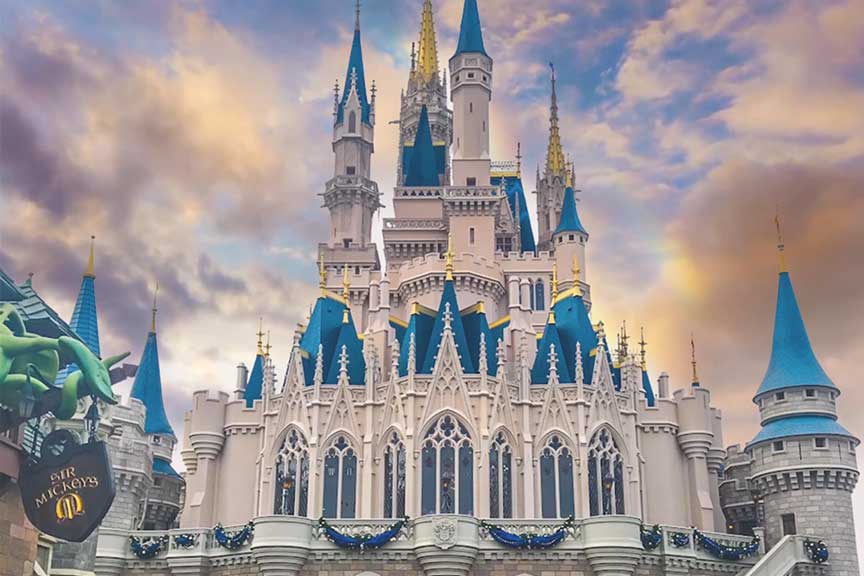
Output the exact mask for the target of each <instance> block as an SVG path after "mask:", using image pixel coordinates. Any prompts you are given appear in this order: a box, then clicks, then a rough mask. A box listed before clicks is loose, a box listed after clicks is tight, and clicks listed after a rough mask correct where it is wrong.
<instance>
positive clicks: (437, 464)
mask: <svg viewBox="0 0 864 576" xmlns="http://www.w3.org/2000/svg"><path fill="white" fill-rule="evenodd" d="M421 458H422V471H421V483H422V490H421V506H420V508H421V513H422V514H457V513H458V514H468V515H470V514H473V513H474V462H473V460H474V448H473V447H472V446H471V436H470V434H468V430H467V429H466V428H465V426H464V425H463V424H462V423H461V422H459V421H458V420H456V419H455V418H453V417H452V416H449V415H448V416H442V417H440V418H439V419H438V420H437V421H436V422H435V423H434V424H433V425H432V427H431V428H430V429H429V431H428V432H427V433H426V437H425V439H424V440H423V450H422V453H421Z"/></svg>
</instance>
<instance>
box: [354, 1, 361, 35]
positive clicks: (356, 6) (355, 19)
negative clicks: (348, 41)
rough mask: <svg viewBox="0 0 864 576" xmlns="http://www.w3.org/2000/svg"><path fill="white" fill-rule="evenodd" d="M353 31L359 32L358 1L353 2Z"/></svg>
mask: <svg viewBox="0 0 864 576" xmlns="http://www.w3.org/2000/svg"><path fill="white" fill-rule="evenodd" d="M354 30H356V31H358V32H359V31H360V0H355V2H354Z"/></svg>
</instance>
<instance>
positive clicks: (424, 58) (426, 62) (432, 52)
mask: <svg viewBox="0 0 864 576" xmlns="http://www.w3.org/2000/svg"><path fill="white" fill-rule="evenodd" d="M417 71H418V72H419V73H420V75H421V76H422V78H423V80H424V81H425V82H429V81H430V80H432V79H433V78H437V77H438V47H437V45H436V43H435V23H434V21H433V19H432V0H425V1H424V2H423V16H422V18H421V20H420V46H419V49H418V51H417Z"/></svg>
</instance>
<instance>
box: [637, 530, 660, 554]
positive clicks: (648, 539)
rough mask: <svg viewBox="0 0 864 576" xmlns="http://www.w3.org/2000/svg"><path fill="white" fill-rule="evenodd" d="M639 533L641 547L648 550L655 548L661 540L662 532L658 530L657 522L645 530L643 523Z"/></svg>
mask: <svg viewBox="0 0 864 576" xmlns="http://www.w3.org/2000/svg"><path fill="white" fill-rule="evenodd" d="M639 535H640V536H641V538H642V547H643V548H644V549H645V550H648V551H651V550H654V549H656V548H657V547H658V546H660V543H661V542H662V541H663V532H661V531H660V525H659V524H655V525H654V526H652V527H651V530H646V529H645V526H644V525H642V526H640V527H639Z"/></svg>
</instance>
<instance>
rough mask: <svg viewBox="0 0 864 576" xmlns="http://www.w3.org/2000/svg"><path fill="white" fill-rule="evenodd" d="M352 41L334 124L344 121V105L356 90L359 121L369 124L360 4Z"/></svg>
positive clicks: (369, 108) (358, 4)
mask: <svg viewBox="0 0 864 576" xmlns="http://www.w3.org/2000/svg"><path fill="white" fill-rule="evenodd" d="M355 12H356V13H355V19H354V40H353V41H352V42H351V55H350V56H349V57H348V70H347V71H346V72H345V84H344V85H343V87H342V98H341V100H340V101H339V105H338V106H337V107H336V123H337V124H340V123H341V122H342V121H343V120H344V116H345V105H346V104H347V103H348V97H349V96H350V95H351V92H352V91H354V90H356V92H357V99H358V100H359V101H360V111H361V120H362V121H363V122H365V123H366V124H369V123H370V112H371V107H370V106H369V100H368V99H367V98H366V73H365V71H364V68H363V47H362V46H361V44H360V2H359V1H358V2H357V4H356V7H355Z"/></svg>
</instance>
